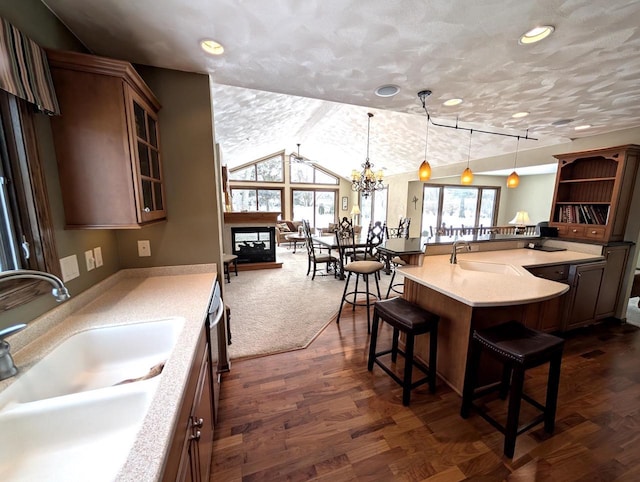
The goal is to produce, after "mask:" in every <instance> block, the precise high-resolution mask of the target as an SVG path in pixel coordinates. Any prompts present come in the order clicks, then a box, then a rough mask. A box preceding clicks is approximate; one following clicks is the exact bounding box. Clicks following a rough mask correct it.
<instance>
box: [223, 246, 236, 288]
mask: <svg viewBox="0 0 640 482" xmlns="http://www.w3.org/2000/svg"><path fill="white" fill-rule="evenodd" d="M222 263H223V265H224V277H225V279H226V280H227V283H231V275H230V274H229V272H230V271H231V266H233V271H234V272H235V274H236V276H238V257H237V256H236V255H235V254H224V253H222Z"/></svg>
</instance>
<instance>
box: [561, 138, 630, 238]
mask: <svg viewBox="0 0 640 482" xmlns="http://www.w3.org/2000/svg"><path fill="white" fill-rule="evenodd" d="M555 157H556V158H557V159H558V163H559V164H558V174H557V176H556V185H555V192H554V195H553V202H552V204H551V222H550V223H549V224H550V226H553V227H556V228H558V235H559V236H560V237H561V238H568V239H585V240H591V241H599V242H604V243H606V242H609V241H622V240H623V237H624V231H625V227H626V224H627V218H628V216H629V207H630V204H631V196H632V194H633V189H634V184H635V178H636V172H637V170H638V162H639V159H640V146H637V145H625V146H619V147H611V148H607V149H597V150H592V151H583V152H574V153H569V154H562V155H558V156H555Z"/></svg>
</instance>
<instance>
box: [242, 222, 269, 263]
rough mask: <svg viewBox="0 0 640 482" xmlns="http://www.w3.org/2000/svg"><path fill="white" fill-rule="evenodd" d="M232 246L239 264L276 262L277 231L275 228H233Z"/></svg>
mask: <svg viewBox="0 0 640 482" xmlns="http://www.w3.org/2000/svg"><path fill="white" fill-rule="evenodd" d="M231 244H232V246H233V254H235V255H236V256H237V257H238V264H248V263H269V262H275V260H276V229H275V227H273V226H259V227H258V226H256V227H241V228H237V227H232V228H231Z"/></svg>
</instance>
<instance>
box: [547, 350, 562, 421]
mask: <svg viewBox="0 0 640 482" xmlns="http://www.w3.org/2000/svg"><path fill="white" fill-rule="evenodd" d="M561 362H562V352H560V353H558V354H557V355H554V356H553V358H551V361H550V363H549V379H548V382H547V401H546V404H545V411H544V431H545V432H547V433H552V432H553V429H554V428H555V424H556V407H557V406H558V386H559V385H560V363H561Z"/></svg>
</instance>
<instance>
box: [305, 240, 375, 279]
mask: <svg viewBox="0 0 640 482" xmlns="http://www.w3.org/2000/svg"><path fill="white" fill-rule="evenodd" d="M311 239H312V240H313V242H314V244H319V245H320V246H322V247H324V248H327V249H328V250H329V254H331V250H332V249H338V240H337V239H336V234H335V233H332V234H325V233H323V234H321V235H317V234H314V235H312V236H311ZM351 246H353V247H354V248H355V249H358V248H365V247H366V246H367V235H366V233H362V234H356V235H355V236H354V244H353V245H348V247H349V248H351ZM338 259H339V260H340V263H339V267H338V269H339V270H340V273H339V278H340V279H341V280H344V260H343V259H342V256H338Z"/></svg>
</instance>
